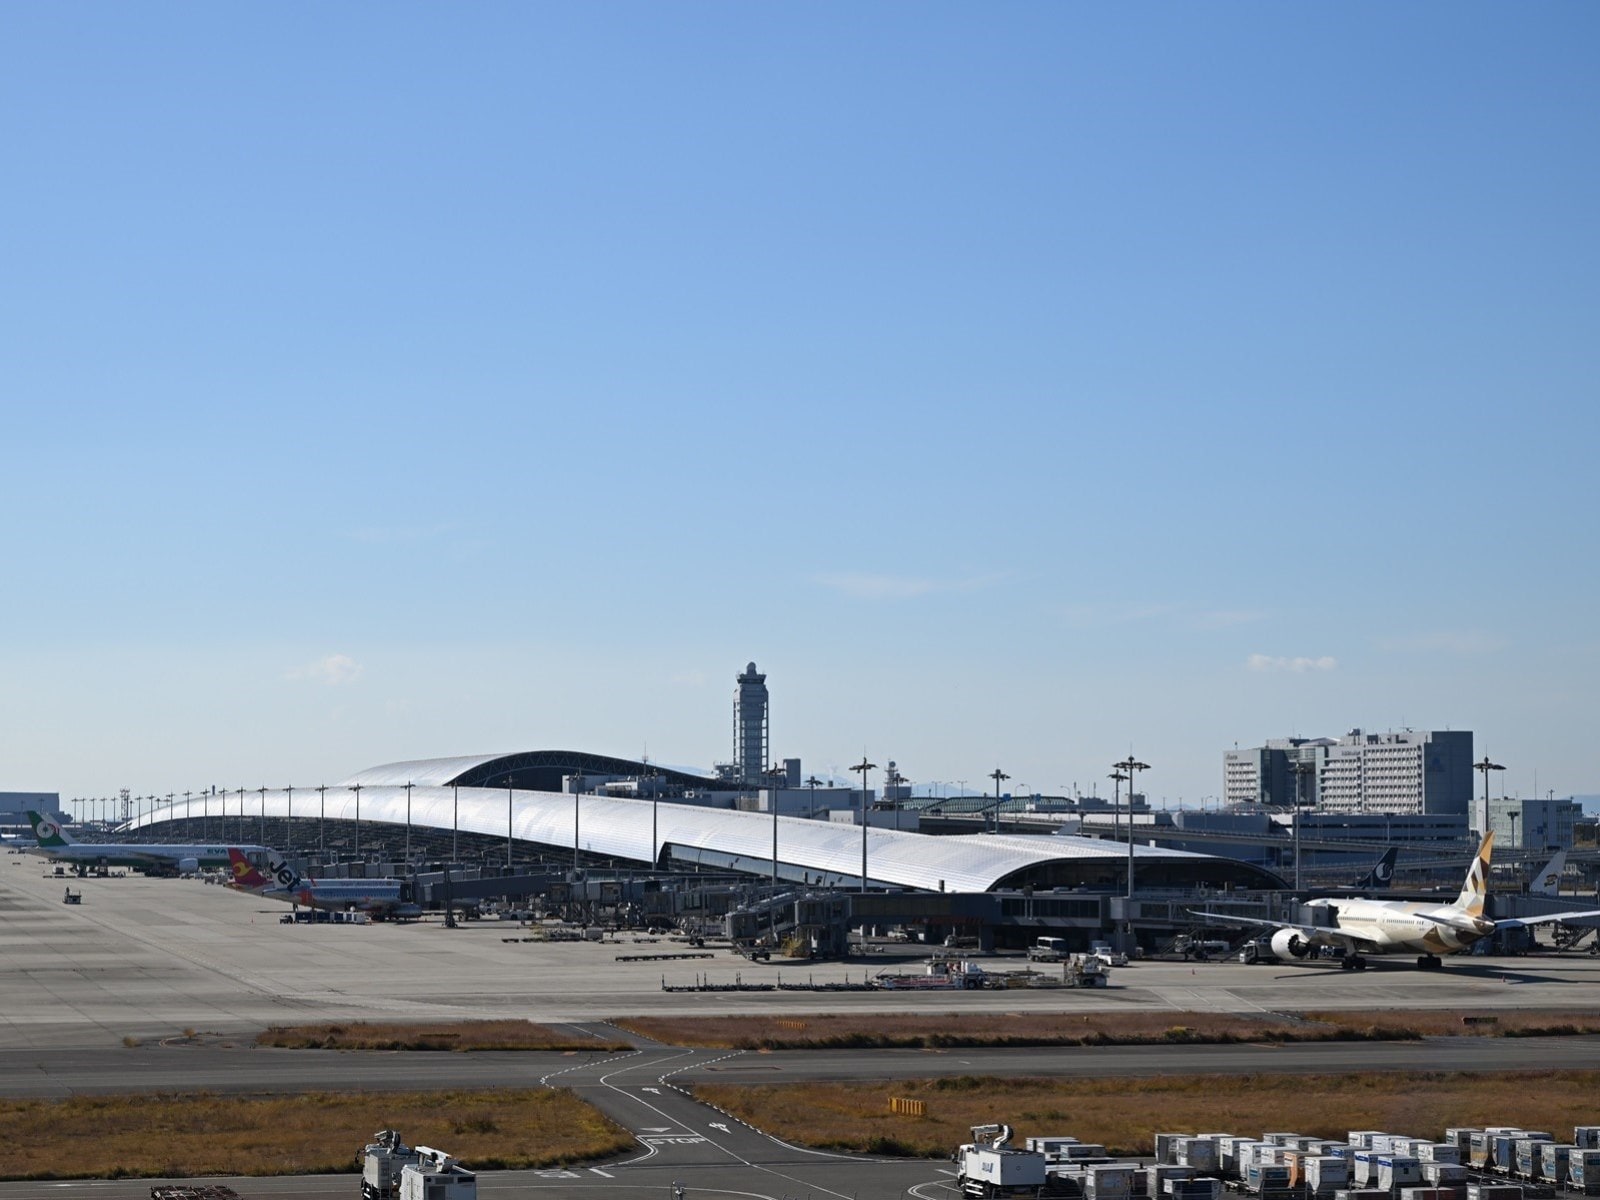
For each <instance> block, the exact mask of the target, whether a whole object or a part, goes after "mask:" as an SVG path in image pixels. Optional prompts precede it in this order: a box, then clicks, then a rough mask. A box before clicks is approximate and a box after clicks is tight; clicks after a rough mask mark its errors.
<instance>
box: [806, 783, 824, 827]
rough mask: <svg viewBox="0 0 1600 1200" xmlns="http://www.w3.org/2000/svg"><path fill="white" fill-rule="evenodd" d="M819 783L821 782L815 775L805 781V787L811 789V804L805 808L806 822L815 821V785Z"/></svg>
mask: <svg viewBox="0 0 1600 1200" xmlns="http://www.w3.org/2000/svg"><path fill="white" fill-rule="evenodd" d="M821 782H822V780H820V779H818V778H817V777H816V776H815V775H813V776H811V778H810V779H807V780H806V786H807V787H808V788H810V789H811V803H810V805H809V806H808V807H807V808H806V817H807V819H808V820H813V821H814V820H816V817H817V785H818V784H819V783H821Z"/></svg>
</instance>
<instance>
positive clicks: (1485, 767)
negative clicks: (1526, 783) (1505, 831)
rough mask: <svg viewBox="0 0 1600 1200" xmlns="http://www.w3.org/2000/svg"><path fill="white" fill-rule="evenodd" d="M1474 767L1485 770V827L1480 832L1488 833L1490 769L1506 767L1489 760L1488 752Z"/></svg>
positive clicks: (1498, 769)
mask: <svg viewBox="0 0 1600 1200" xmlns="http://www.w3.org/2000/svg"><path fill="white" fill-rule="evenodd" d="M1472 769H1473V770H1474V771H1482V772H1483V828H1482V829H1481V830H1480V831H1479V832H1480V833H1485V834H1487V833H1488V832H1489V826H1490V821H1489V772H1490V771H1504V770H1505V767H1504V766H1502V765H1501V764H1500V763H1497V762H1490V761H1489V756H1488V755H1487V754H1485V755H1484V756H1483V761H1482V762H1475V763H1473V764H1472Z"/></svg>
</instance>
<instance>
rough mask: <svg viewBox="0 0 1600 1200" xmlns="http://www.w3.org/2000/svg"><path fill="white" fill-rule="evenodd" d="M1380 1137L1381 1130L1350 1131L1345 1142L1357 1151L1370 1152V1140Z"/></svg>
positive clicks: (1381, 1134)
mask: <svg viewBox="0 0 1600 1200" xmlns="http://www.w3.org/2000/svg"><path fill="white" fill-rule="evenodd" d="M1382 1136H1383V1130H1381V1129H1352V1130H1351V1131H1350V1135H1349V1136H1348V1137H1347V1138H1345V1141H1347V1142H1349V1143H1350V1144H1351V1145H1352V1146H1354V1147H1355V1148H1356V1149H1357V1150H1371V1149H1372V1139H1373V1138H1375V1137H1382Z"/></svg>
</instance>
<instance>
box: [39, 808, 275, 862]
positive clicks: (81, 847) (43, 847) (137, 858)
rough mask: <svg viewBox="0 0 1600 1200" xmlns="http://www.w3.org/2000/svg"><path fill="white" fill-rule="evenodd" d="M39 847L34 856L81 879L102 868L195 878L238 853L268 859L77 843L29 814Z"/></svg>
mask: <svg viewBox="0 0 1600 1200" xmlns="http://www.w3.org/2000/svg"><path fill="white" fill-rule="evenodd" d="M28 824H30V825H32V826H33V837H34V841H35V842H36V843H37V845H36V846H34V847H32V848H31V849H30V851H29V852H30V853H34V854H43V855H44V856H46V857H47V858H50V859H52V860H54V861H55V862H59V863H65V864H66V865H67V866H70V867H71V868H72V869H73V870H74V871H76V872H77V873H78V874H79V875H85V874H87V873H88V872H89V871H91V870H94V869H96V868H99V867H131V868H132V869H133V870H135V871H143V872H144V873H145V874H147V875H193V874H194V873H195V872H196V871H198V870H200V869H202V868H204V867H226V866H228V865H229V863H230V862H231V861H232V860H231V858H230V857H229V856H230V854H232V853H233V852H235V851H239V852H242V853H243V854H260V855H265V854H267V853H268V850H267V848H266V847H265V846H219V845H215V844H213V845H205V844H203V843H202V844H192V843H178V844H176V845H169V846H154V845H143V844H141V843H139V842H76V841H73V840H72V838H71V837H69V836H68V835H67V833H66V831H65V830H64V829H62V828H61V826H60V825H58V824H56V822H55V821H54V820H53V819H51V818H50V817H47V816H45V815H44V814H42V813H37V812H32V811H30V812H29V813H28Z"/></svg>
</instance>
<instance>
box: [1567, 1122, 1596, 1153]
mask: <svg viewBox="0 0 1600 1200" xmlns="http://www.w3.org/2000/svg"><path fill="white" fill-rule="evenodd" d="M1572 1144H1573V1145H1574V1146H1577V1147H1578V1148H1579V1149H1580V1150H1600V1125H1575V1126H1574V1127H1573V1129H1572Z"/></svg>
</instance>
